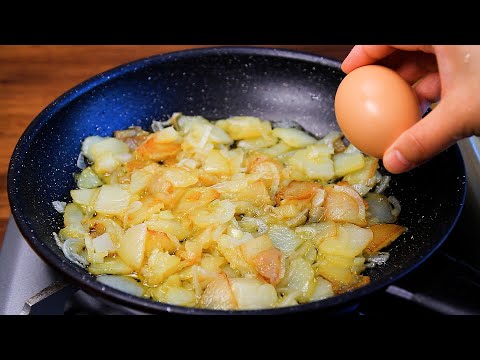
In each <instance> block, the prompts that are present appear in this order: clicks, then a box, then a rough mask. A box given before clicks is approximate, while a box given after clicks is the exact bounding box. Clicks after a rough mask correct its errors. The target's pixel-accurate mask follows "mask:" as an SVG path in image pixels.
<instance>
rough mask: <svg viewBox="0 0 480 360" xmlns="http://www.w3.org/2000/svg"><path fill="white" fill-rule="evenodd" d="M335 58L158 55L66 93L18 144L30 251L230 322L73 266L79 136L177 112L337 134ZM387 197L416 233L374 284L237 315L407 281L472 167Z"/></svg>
mask: <svg viewBox="0 0 480 360" xmlns="http://www.w3.org/2000/svg"><path fill="white" fill-rule="evenodd" d="M343 76H344V75H343V73H342V71H341V70H340V63H339V62H338V61H335V60H331V59H327V58H323V57H319V56H314V55H310V54H304V53H297V52H292V51H285V50H276V49H261V48H238V47H237V48H216V49H197V50H190V51H183V52H177V53H171V54H165V55H160V56H155V57H151V58H147V59H142V60H139V61H136V62H133V63H129V64H126V65H123V66H120V67H118V68H115V69H113V70H110V71H108V72H105V73H103V74H100V75H98V76H96V77H94V78H92V79H90V80H88V81H86V82H84V83H82V84H80V85H78V86H77V87H75V88H74V89H72V90H70V91H68V92H67V93H65V94H64V95H63V96H61V97H60V98H58V99H57V100H55V101H54V102H53V103H52V104H50V105H49V106H48V107H47V108H46V109H45V110H44V111H43V112H42V113H40V114H39V115H38V116H37V117H36V118H35V120H34V121H33V122H32V124H31V125H30V126H29V128H28V129H27V130H26V131H25V133H24V134H23V136H22V137H21V139H20V140H19V142H18V144H17V147H16V148H15V151H14V154H13V156H12V159H11V163H10V168H9V173H8V193H9V199H10V204H11V207H12V213H13V216H14V218H15V220H16V222H17V224H18V226H19V228H20V230H21V232H22V234H23V235H24V237H25V238H26V240H27V241H28V242H29V244H30V245H31V246H32V248H33V249H34V250H35V251H36V252H37V253H38V254H39V255H40V256H41V257H42V258H43V259H45V260H46V261H47V262H48V263H49V264H50V265H52V266H53V267H54V268H56V269H57V270H59V271H60V272H62V273H63V274H65V275H66V276H67V277H68V278H69V279H71V280H72V281H74V282H76V283H78V284H79V285H80V286H82V287H83V288H84V289H85V290H86V291H88V292H90V293H94V294H98V295H99V296H102V297H105V298H107V299H108V300H109V301H113V302H117V303H120V304H123V305H128V306H131V307H133V308H136V309H139V310H143V311H146V312H161V311H169V312H176V313H187V314H192V313H194V314H212V313H227V314H228V313H230V312H219V311H208V310H201V309H189V308H184V307H178V306H171V305H166V304H162V303H158V302H154V301H150V300H146V299H142V298H138V297H133V296H131V295H128V294H125V293H122V292H120V291H117V290H115V289H112V288H109V287H105V286H104V285H103V284H101V283H99V282H97V281H95V278H94V277H93V276H91V275H89V274H88V273H87V272H86V271H84V270H83V269H81V268H79V267H77V266H75V265H73V264H71V263H70V262H69V261H68V260H67V259H65V257H64V256H63V254H62V252H61V251H60V249H58V248H57V246H56V245H55V242H54V240H53V237H52V233H53V232H54V231H58V230H59V229H60V227H61V225H62V215H61V214H59V213H57V212H56V211H55V210H54V208H53V206H52V201H54V200H60V201H69V200H70V197H69V190H70V189H72V188H73V187H74V185H75V182H74V179H73V176H72V175H73V173H74V172H76V171H78V169H77V168H76V160H77V156H78V153H79V151H80V143H81V141H82V139H84V138H85V137H87V136H89V135H101V136H111V135H112V132H113V131H114V130H117V129H124V128H127V127H128V126H131V125H139V126H142V127H143V128H144V129H149V126H150V124H151V121H152V120H165V119H167V118H168V117H169V116H170V115H171V114H172V113H173V112H178V111H180V112H183V113H184V114H189V115H203V116H205V117H206V118H209V119H219V118H225V117H228V116H232V115H252V116H258V117H261V118H264V119H267V120H272V121H281V122H291V121H296V122H297V123H298V124H300V125H301V126H302V127H303V128H305V129H306V130H308V131H310V132H311V133H313V134H315V135H318V136H322V135H325V134H326V133H327V132H328V131H330V130H333V129H337V126H336V120H335V114H334V111H333V101H334V96H335V91H336V89H337V87H338V84H339V83H340V81H341V79H342V78H343ZM388 193H390V194H395V196H396V197H397V198H398V199H399V200H400V203H401V204H402V213H401V215H400V219H399V223H400V224H401V225H404V226H407V227H408V229H409V230H408V232H407V233H406V234H404V235H403V236H402V237H401V238H400V239H398V240H397V241H396V242H395V243H394V244H393V246H392V247H391V249H390V252H391V257H390V259H389V260H388V262H387V263H386V264H385V265H383V266H379V267H377V268H375V269H373V270H370V272H369V275H370V276H371V277H372V282H371V284H369V285H368V286H365V287H363V288H360V289H358V290H355V291H353V292H350V293H347V294H343V295H340V296H337V297H334V298H330V299H327V300H323V301H318V302H313V303H309V304H305V305H301V306H296V307H289V308H281V309H274V310H261V311H239V312H234V313H235V314H252V313H254V314H280V313H293V312H297V311H310V310H320V309H322V310H331V309H333V308H336V307H338V306H343V305H345V304H348V303H351V302H354V301H356V300H357V299H358V298H359V297H361V296H365V295H367V294H369V293H371V292H372V291H375V290H378V289H380V288H383V287H385V286H387V285H388V284H390V283H391V282H393V281H395V280H396V279H398V278H400V277H401V276H403V275H405V274H406V273H407V272H409V271H410V270H412V269H414V268H415V267H416V266H417V265H418V264H420V263H421V262H422V261H423V260H425V259H426V258H427V257H428V256H429V255H430V254H431V253H432V252H433V251H434V250H435V249H436V248H437V247H438V246H439V245H440V244H441V243H442V242H443V241H444V240H445V239H446V238H447V236H448V234H449V232H450V231H451V229H452V228H453V226H454V224H455V222H456V220H457V218H458V215H459V214H460V211H461V209H462V206H463V202H464V198H465V169H464V165H463V160H462V157H461V154H460V151H459V149H458V147H457V146H456V145H455V146H453V147H451V148H450V149H449V150H447V151H445V152H443V153H442V154H440V155H439V156H437V157H436V158H435V159H434V160H432V161H431V162H429V163H427V164H425V165H424V166H422V167H420V168H418V169H416V170H414V171H411V172H409V173H408V174H404V175H399V176H393V178H392V181H391V188H390V189H389V191H388Z"/></svg>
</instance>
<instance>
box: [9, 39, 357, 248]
mask: <svg viewBox="0 0 480 360" xmlns="http://www.w3.org/2000/svg"><path fill="white" fill-rule="evenodd" d="M210 46H216V45H111V46H110V45H68V46H65V45H48V46H46V45H19V46H14V45H8V46H0V125H1V126H0V247H1V244H2V240H3V236H4V232H5V227H6V225H7V222H8V218H9V216H10V205H9V202H8V196H7V171H8V164H9V161H10V157H11V155H12V152H13V149H14V147H15V145H16V143H17V141H18V139H19V138H20V136H21V135H22V133H23V131H24V130H25V129H26V128H27V126H28V125H29V124H30V122H31V121H32V120H33V119H34V118H35V116H36V115H37V114H38V113H39V112H41V111H42V110H43V109H44V108H45V107H46V106H47V105H48V104H49V103H50V102H52V101H53V100H55V99H56V98H57V97H58V96H60V95H61V94H63V93H64V92H65V91H67V90H68V89H70V88H72V87H73V86H75V85H77V84H78V83H80V82H82V81H84V80H86V79H88V78H90V77H91V76H93V75H96V74H98V73H100V72H103V71H106V70H109V69H111V68H113V67H116V66H118V65H121V64H124V63H126V62H130V61H133V60H137V59H140V58H143V57H147V56H152V55H156V54H162V53H166V52H172V51H179V50H185V49H193V48H199V47H210ZM256 46H266V47H276V48H286V49H291V50H298V51H303V52H310V53H314V54H318V55H324V56H327V57H331V58H335V59H338V60H343V59H344V58H345V56H346V55H347V54H348V52H349V51H350V49H351V48H352V47H353V45H256Z"/></svg>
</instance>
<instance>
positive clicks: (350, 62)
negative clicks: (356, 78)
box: [342, 45, 396, 74]
mask: <svg viewBox="0 0 480 360" xmlns="http://www.w3.org/2000/svg"><path fill="white" fill-rule="evenodd" d="M395 50H396V49H395V48H394V47H392V46H390V45H355V46H354V47H353V48H352V50H350V53H349V54H348V55H347V57H346V58H345V60H343V63H342V70H343V72H345V73H347V74H348V73H349V72H350V71H352V70H355V69H356V68H358V67H360V66H363V65H369V64H373V63H376V62H377V61H378V60H380V59H383V58H384V57H386V56H388V55H390V54H391V53H393V52H395Z"/></svg>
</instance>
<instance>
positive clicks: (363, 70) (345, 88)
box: [335, 65, 421, 158]
mask: <svg viewBox="0 0 480 360" xmlns="http://www.w3.org/2000/svg"><path fill="white" fill-rule="evenodd" d="M335 115H336V117H337V121H338V125H339V126H340V129H341V130H342V132H343V133H344V134H345V136H346V137H347V139H348V140H349V141H350V142H351V143H352V144H353V145H355V146H356V147H357V148H358V149H360V150H361V151H363V152H364V153H366V154H368V155H371V156H374V157H376V158H381V157H382V156H383V153H384V152H385V150H387V149H388V147H389V146H390V145H391V144H392V143H393V142H394V141H395V140H396V139H397V138H398V137H399V136H400V135H401V134H402V133H403V132H404V131H405V130H407V129H408V128H410V127H411V126H413V125H414V124H415V123H416V122H417V121H418V120H419V119H420V115H421V114H420V106H419V102H418V98H417V96H416V95H415V93H414V91H413V90H412V88H411V86H410V85H409V84H408V83H407V82H406V81H405V80H403V78H402V77H400V75H398V74H397V73H396V72H395V71H393V70H391V69H389V68H386V67H384V66H380V65H367V66H362V67H359V68H357V69H355V70H353V71H352V72H351V73H349V74H348V75H347V76H346V77H345V78H344V79H343V81H342V82H341V83H340V86H339V87H338V89H337V94H336V95H335Z"/></svg>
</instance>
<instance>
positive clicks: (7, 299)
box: [0, 137, 480, 316]
mask: <svg viewBox="0 0 480 360" xmlns="http://www.w3.org/2000/svg"><path fill="white" fill-rule="evenodd" d="M459 145H460V149H461V151H462V154H463V158H464V161H465V165H466V168H467V183H468V188H467V199H466V203H465V206H464V210H463V212H462V215H461V217H460V219H459V221H458V223H457V226H456V227H455V229H454V230H453V232H452V234H451V235H450V237H449V238H448V239H447V240H446V242H445V243H444V245H442V246H441V248H440V249H439V250H438V251H437V252H436V253H435V254H434V255H433V256H432V257H431V258H429V259H428V260H427V261H426V262H425V263H424V264H422V265H421V266H420V267H419V268H417V269H416V270H414V271H413V272H412V273H410V274H409V275H407V276H405V277H404V278H402V279H401V280H399V281H397V282H396V283H394V284H392V285H391V286H389V287H388V288H386V289H385V290H384V291H380V292H377V293H375V294H373V295H370V296H368V297H366V298H365V299H363V300H362V301H361V302H360V303H359V304H357V305H356V306H354V307H353V308H351V309H350V311H348V312H347V313H346V314H347V316H361V315H366V316H369V315H370V316H379V315H387V314H396V315H399V314H422V315H433V314H457V315H465V314H480V241H478V240H479V238H480V235H479V234H478V231H477V230H476V229H477V227H478V220H480V138H478V137H471V138H469V139H465V140H462V141H460V142H459ZM136 313H138V312H137V311H135V310H131V309H127V308H125V307H120V306H112V305H109V304H107V303H105V302H104V301H101V300H98V299H96V298H95V297H92V296H90V295H88V294H86V293H85V292H83V291H81V290H79V289H78V288H76V287H75V286H73V285H71V284H69V283H67V282H65V281H64V280H63V279H62V278H61V276H60V275H59V274H58V273H56V272H55V271H54V270H52V269H51V268H50V267H49V266H48V265H46V264H45V263H44V262H43V261H42V260H41V259H40V258H39V257H38V256H37V255H36V254H35V253H34V252H33V250H32V249H31V248H30V246H29V245H28V244H27V242H26V241H25V240H24V239H23V237H22V235H21V234H20V232H19V230H18V228H17V226H16V224H15V222H14V221H13V219H12V218H10V221H9V223H8V227H7V231H6V233H5V239H4V242H3V247H2V249H1V252H0V314H24V315H27V314H66V315H73V314H136Z"/></svg>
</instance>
